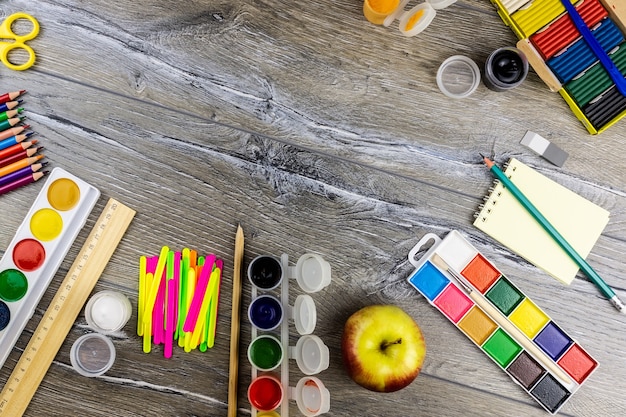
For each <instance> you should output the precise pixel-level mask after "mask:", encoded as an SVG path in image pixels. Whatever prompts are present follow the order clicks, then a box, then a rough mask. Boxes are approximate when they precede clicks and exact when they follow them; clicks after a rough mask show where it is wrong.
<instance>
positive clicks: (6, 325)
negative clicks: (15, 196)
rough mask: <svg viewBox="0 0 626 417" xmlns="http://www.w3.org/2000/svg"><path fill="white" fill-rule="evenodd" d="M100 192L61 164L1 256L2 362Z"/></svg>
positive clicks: (53, 172)
mask: <svg viewBox="0 0 626 417" xmlns="http://www.w3.org/2000/svg"><path fill="white" fill-rule="evenodd" d="M99 196H100V192H99V191H98V190H97V189H96V188H94V187H93V186H91V185H89V184H87V183H86V182H84V181H82V180H81V179H79V178H77V177H75V176H74V175H72V174H70V173H69V172H67V171H65V170H63V169H60V168H55V169H54V170H53V171H52V173H51V174H50V175H49V177H48V180H47V181H46V183H45V184H44V186H43V188H42V189H41V191H40V192H39V195H38V196H37V198H36V199H35V202H34V203H33V205H32V206H31V208H30V210H29V211H28V213H27V214H26V217H25V218H24V221H23V222H22V224H21V225H20V227H19V228H18V230H17V232H16V234H15V236H14V237H13V239H12V241H11V243H10V244H9V246H8V248H7V250H6V253H5V256H3V257H2V259H1V260H0V309H2V310H4V312H5V314H2V323H0V366H2V365H3V364H4V361H5V360H6V358H7V356H8V355H9V353H10V352H11V350H12V349H13V346H14V345H15V342H16V341H17V339H18V337H19V336H20V334H21V333H22V330H23V329H24V327H25V326H26V323H27V322H28V320H29V319H30V317H31V316H32V314H33V311H34V310H35V307H36V306H37V304H38V303H39V300H40V299H41V297H42V296H43V294H44V292H45V291H46V289H47V288H48V285H49V284H50V281H51V280H52V278H53V277H54V274H55V273H56V271H57V269H58V268H59V266H60V265H61V262H62V261H63V259H64V258H65V255H66V254H67V252H68V251H69V249H70V247H71V246H72V243H73V242H74V240H75V239H76V236H77V235H78V233H79V232H80V230H81V229H82V227H83V225H84V224H85V221H86V219H87V217H88V216H89V213H90V212H91V210H92V208H93V206H94V205H95V203H96V201H97V200H98V197H99Z"/></svg>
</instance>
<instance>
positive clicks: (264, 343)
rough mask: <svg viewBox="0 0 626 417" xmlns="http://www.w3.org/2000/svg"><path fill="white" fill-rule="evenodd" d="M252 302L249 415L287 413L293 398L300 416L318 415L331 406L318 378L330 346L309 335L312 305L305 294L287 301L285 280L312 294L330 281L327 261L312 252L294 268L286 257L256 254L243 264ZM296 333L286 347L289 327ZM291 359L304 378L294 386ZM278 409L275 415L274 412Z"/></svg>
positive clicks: (313, 312) (312, 322)
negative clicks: (250, 285)
mask: <svg viewBox="0 0 626 417" xmlns="http://www.w3.org/2000/svg"><path fill="white" fill-rule="evenodd" d="M247 275H248V280H249V281H250V283H251V284H252V300H251V302H250V305H249V306H248V320H249V321H250V323H251V324H252V331H251V341H250V344H249V345H248V348H247V355H248V360H249V362H250V365H252V379H251V382H250V385H249V387H248V401H249V402H250V405H251V406H252V410H251V414H252V417H255V416H259V417H260V416H263V417H280V416H282V417H288V416H289V401H288V400H294V401H295V402H296V404H297V406H298V410H299V411H300V412H301V413H302V414H303V415H305V416H319V415H321V414H324V413H327V412H328V411H329V409H330V393H329V391H328V389H326V387H325V386H324V383H323V382H322V381H321V380H320V379H319V378H317V377H315V376H313V375H316V374H319V373H320V372H322V371H323V370H325V369H327V368H328V366H329V360H330V359H329V349H328V347H327V346H326V345H325V344H324V342H323V341H322V340H321V339H320V338H319V337H318V336H316V335H314V334H312V333H313V331H314V330H315V326H316V323H317V309H316V306H315V302H314V301H313V298H312V297H311V296H310V295H309V294H299V295H298V296H297V297H295V300H294V302H293V305H290V300H289V281H290V280H291V279H295V280H296V281H297V283H298V286H299V287H300V289H301V290H302V291H304V292H306V293H316V292H319V291H321V290H322V289H324V288H325V287H326V286H328V285H329V284H330V281H331V269H330V265H329V264H328V262H326V261H325V260H324V259H323V258H322V257H321V256H319V255H317V254H314V253H307V254H304V255H302V256H301V257H300V258H299V259H298V262H297V263H296V265H295V266H290V265H289V257H288V256H287V255H286V254H283V255H282V256H281V257H280V258H276V257H274V256H270V255H260V256H257V257H256V258H254V259H253V260H252V261H251V262H250V264H249V265H248V273H247ZM290 324H293V325H294V326H295V328H296V331H297V332H298V334H299V335H300V337H299V339H298V341H297V343H296V345H295V346H289V327H290ZM290 360H295V362H296V364H297V366H298V369H299V370H300V372H302V373H303V374H304V375H306V376H304V377H302V378H300V380H299V381H298V383H297V384H296V386H295V387H291V386H290V385H289V374H290V369H289V368H290V367H289V361H290ZM278 410H280V414H279V412H278Z"/></svg>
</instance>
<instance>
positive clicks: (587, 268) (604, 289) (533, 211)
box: [481, 155, 626, 313]
mask: <svg viewBox="0 0 626 417" xmlns="http://www.w3.org/2000/svg"><path fill="white" fill-rule="evenodd" d="M481 156H482V157H483V161H484V163H485V165H487V168H489V170H490V171H491V173H492V174H493V175H494V176H495V177H496V178H497V179H499V180H500V181H501V182H502V185H504V187H505V188H506V189H508V190H509V192H510V193H511V194H512V195H513V197H515V198H516V199H517V201H519V203H520V204H521V205H522V206H523V207H524V208H525V209H526V211H528V213H529V214H530V215H531V216H532V217H533V218H534V219H535V220H536V221H537V222H538V223H539V224H540V225H541V227H543V229H544V230H545V231H546V232H547V233H548V234H549V235H550V236H551V237H552V239H554V241H555V242H556V243H557V244H558V245H559V246H560V247H561V249H563V250H564V251H565V253H566V254H567V255H568V256H569V257H570V258H571V259H572V260H573V261H574V262H575V263H576V265H578V267H579V268H580V269H581V270H582V271H583V272H584V273H585V275H587V277H588V278H589V280H590V281H591V282H593V283H594V284H595V285H596V287H598V289H599V290H600V292H601V293H602V294H604V296H605V297H606V298H608V299H609V301H610V302H611V304H613V306H614V307H615V308H616V309H617V310H618V311H619V312H620V313H626V311H625V310H624V304H623V303H622V301H621V300H620V299H619V298H618V297H617V294H615V292H614V291H613V289H612V288H611V287H609V286H608V285H607V283H606V282H604V280H603V279H602V278H601V277H600V275H598V273H597V272H596V271H595V270H594V269H593V268H592V267H591V265H589V264H588V263H587V261H585V258H583V257H582V256H580V255H579V254H578V252H576V249H574V248H573V247H572V245H570V244H569V242H568V241H567V240H565V238H564V237H563V236H562V235H561V234H560V233H559V231H558V230H556V229H555V228H554V226H552V224H551V223H550V222H549V221H548V219H546V218H545V217H544V215H543V214H541V212H540V211H539V210H537V208H536V207H535V206H534V205H533V204H532V203H531V202H530V200H528V198H526V196H525V195H524V194H523V193H522V192H521V191H520V189H519V188H517V186H516V185H515V184H514V183H513V182H512V181H511V180H510V179H509V177H507V176H506V174H505V173H504V172H502V170H501V169H500V168H499V167H498V166H497V165H496V164H495V163H494V162H493V161H491V160H490V159H489V158H487V157H485V156H484V155H481Z"/></svg>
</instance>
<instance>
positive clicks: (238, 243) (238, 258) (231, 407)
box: [228, 225, 245, 417]
mask: <svg viewBox="0 0 626 417" xmlns="http://www.w3.org/2000/svg"><path fill="white" fill-rule="evenodd" d="M244 241H245V239H244V235H243V229H242V227H241V225H238V226H237V233H236V234H235V255H234V258H233V296H232V297H233V298H232V306H231V322H230V360H229V369H228V417H237V390H238V388H239V386H238V384H237V381H238V377H239V328H240V326H241V318H240V313H241V311H240V310H241V267H242V266H243V251H244Z"/></svg>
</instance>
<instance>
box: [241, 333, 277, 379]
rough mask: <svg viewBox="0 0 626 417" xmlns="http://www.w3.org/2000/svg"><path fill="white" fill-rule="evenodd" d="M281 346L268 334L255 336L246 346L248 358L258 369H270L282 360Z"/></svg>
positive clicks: (274, 367)
mask: <svg viewBox="0 0 626 417" xmlns="http://www.w3.org/2000/svg"><path fill="white" fill-rule="evenodd" d="M283 356H284V352H283V346H282V344H281V343H280V341H279V340H278V339H277V338H276V337H274V336H272V335H269V334H263V335H260V336H257V337H256V338H255V339H254V340H253V341H252V343H250V345H249V346H248V360H249V361H250V364H251V365H252V366H254V367H255V368H257V369H258V370H260V371H271V370H274V369H276V368H277V367H278V365H280V364H281V362H282V361H283Z"/></svg>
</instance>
